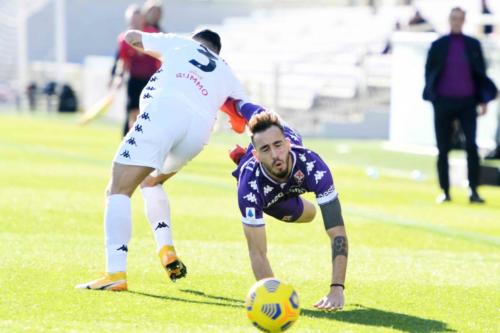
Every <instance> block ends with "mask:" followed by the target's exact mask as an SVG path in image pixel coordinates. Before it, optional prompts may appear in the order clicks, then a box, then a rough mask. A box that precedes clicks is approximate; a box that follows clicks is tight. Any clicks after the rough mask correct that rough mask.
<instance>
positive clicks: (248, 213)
mask: <svg viewBox="0 0 500 333" xmlns="http://www.w3.org/2000/svg"><path fill="white" fill-rule="evenodd" d="M245 217H246V218H247V219H255V208H253V207H247V208H246V209H245Z"/></svg>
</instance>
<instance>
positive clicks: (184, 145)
mask: <svg viewBox="0 0 500 333" xmlns="http://www.w3.org/2000/svg"><path fill="white" fill-rule="evenodd" d="M125 40H126V41H127V42H128V43H129V44H130V45H132V46H134V47H135V48H137V49H139V50H141V51H144V52H146V53H148V54H150V55H152V56H154V57H156V58H158V59H160V60H161V61H162V66H161V67H160V69H159V70H158V71H157V72H156V73H155V74H154V75H153V76H152V77H151V78H150V80H149V83H148V84H147V85H146V87H145V88H144V89H143V91H142V94H141V100H140V110H141V112H140V114H139V116H138V118H137V121H136V122H135V124H134V127H133V128H131V130H130V131H129V133H128V134H127V135H126V136H125V137H124V139H123V141H122V143H121V145H120V147H119V148H118V151H117V153H116V155H115V158H114V160H113V166H112V176H111V180H110V183H109V186H108V189H107V202H106V210H105V215H104V225H105V241H106V274H105V275H104V276H103V277H101V278H99V279H97V280H94V281H91V282H88V283H83V284H80V285H77V286H76V287H77V288H82V289H95V290H114V291H120V290H127V278H126V263H127V253H128V242H129V240H130V237H131V225H132V221H131V204H130V197H131V196H132V193H133V192H134V190H135V189H136V188H137V187H138V186H139V185H141V191H142V194H143V197H144V201H145V206H146V213H147V214H146V215H147V217H148V221H149V222H150V224H151V228H152V230H153V233H154V235H155V238H156V242H157V246H158V252H159V256H160V260H161V263H162V266H163V267H164V268H165V269H166V271H167V274H168V276H169V277H170V279H172V280H173V281H175V280H176V279H178V278H181V277H183V276H185V275H186V267H185V266H184V264H183V263H182V262H181V261H180V260H179V258H178V257H177V255H176V252H175V249H174V247H173V242H172V236H171V233H170V208H169V204H168V198H167V195H166V193H165V191H164V189H163V187H162V186H161V184H162V183H163V182H164V181H165V180H167V179H168V178H170V177H171V176H173V175H174V174H175V173H176V172H177V171H179V170H180V169H181V168H182V167H183V166H184V165H185V164H186V163H187V162H189V161H190V160H191V159H192V158H194V157H195V156H196V155H198V154H199V153H200V152H201V150H202V149H203V147H204V145H206V144H207V142H208V138H209V136H210V133H211V131H212V127H213V125H214V122H215V120H216V115H217V111H218V110H219V108H220V107H221V106H222V105H223V104H224V102H225V101H226V99H228V98H234V99H241V100H246V95H245V92H244V88H243V86H242V85H241V83H240V82H239V81H238V79H236V77H235V76H234V74H233V72H232V71H231V69H230V67H229V66H228V65H227V64H226V63H225V62H224V60H223V59H221V58H220V57H219V56H218V54H219V52H220V49H221V44H220V38H219V35H217V34H216V33H215V32H213V31H210V30H203V31H200V32H198V33H195V34H193V36H192V37H191V38H184V37H181V36H177V35H175V34H163V33H144V32H141V31H137V30H129V31H127V32H126V34H125ZM243 121H244V119H243Z"/></svg>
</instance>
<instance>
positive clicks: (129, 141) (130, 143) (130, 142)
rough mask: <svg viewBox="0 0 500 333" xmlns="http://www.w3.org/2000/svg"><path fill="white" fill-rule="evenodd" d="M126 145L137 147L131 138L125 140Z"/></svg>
mask: <svg viewBox="0 0 500 333" xmlns="http://www.w3.org/2000/svg"><path fill="white" fill-rule="evenodd" d="M127 143H128V144H129V145H131V146H137V143H136V142H135V139H134V137H131V138H130V139H128V140H127Z"/></svg>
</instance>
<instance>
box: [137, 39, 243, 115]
mask: <svg viewBox="0 0 500 333" xmlns="http://www.w3.org/2000/svg"><path fill="white" fill-rule="evenodd" d="M142 44H143V46H144V49H145V50H146V51H154V52H156V53H159V54H161V56H162V66H161V67H160V69H159V70H158V71H157V72H156V73H155V74H154V75H153V76H152V77H151V78H150V80H149V83H148V84H147V86H146V87H144V89H143V91H142V94H141V100H140V109H141V110H144V109H145V108H146V107H147V105H148V104H150V103H152V102H153V101H158V102H160V104H161V103H162V102H164V101H168V100H169V99H172V98H173V99H175V100H177V102H181V103H184V104H185V105H186V108H187V109H188V110H190V111H193V112H195V113H196V114H198V115H200V116H201V117H203V118H204V119H207V120H215V118H216V116H217V111H218V110H219V108H220V107H221V106H222V104H224V102H225V101H226V99H227V98H228V97H232V98H235V99H240V100H246V99H247V98H246V94H245V91H244V88H243V86H242V85H241V83H240V82H239V80H238V79H237V78H236V77H235V76H234V74H233V72H232V70H231V68H230V67H229V66H228V65H227V64H226V62H225V61H224V60H223V59H222V58H220V57H219V56H218V55H217V54H215V53H213V52H212V51H210V50H209V49H208V48H206V47H205V46H203V45H201V44H200V43H198V42H197V41H195V40H193V39H190V38H184V37H180V36H177V35H174V34H164V33H144V32H143V33H142Z"/></svg>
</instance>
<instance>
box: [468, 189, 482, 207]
mask: <svg viewBox="0 0 500 333" xmlns="http://www.w3.org/2000/svg"><path fill="white" fill-rule="evenodd" d="M469 202H470V203H471V204H484V203H485V202H486V201H484V199H483V198H481V197H480V196H479V194H478V193H477V192H474V193H472V194H471V195H470V196H469Z"/></svg>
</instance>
